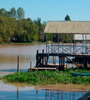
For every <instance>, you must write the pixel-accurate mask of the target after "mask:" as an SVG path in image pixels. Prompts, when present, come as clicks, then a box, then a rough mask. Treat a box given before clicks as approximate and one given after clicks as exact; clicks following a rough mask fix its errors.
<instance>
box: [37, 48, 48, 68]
mask: <svg viewBox="0 0 90 100" xmlns="http://www.w3.org/2000/svg"><path fill="white" fill-rule="evenodd" d="M47 62H48V55H44V49H43V50H42V53H41V54H40V53H39V51H38V50H37V54H36V67H44V66H47Z"/></svg>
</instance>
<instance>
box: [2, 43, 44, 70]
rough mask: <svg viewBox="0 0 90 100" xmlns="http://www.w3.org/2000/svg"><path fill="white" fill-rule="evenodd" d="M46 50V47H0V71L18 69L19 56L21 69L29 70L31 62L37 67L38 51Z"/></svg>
mask: <svg viewBox="0 0 90 100" xmlns="http://www.w3.org/2000/svg"><path fill="white" fill-rule="evenodd" d="M37 49H38V50H40V52H41V50H42V49H45V45H0V70H3V69H16V68H17V56H18V55H19V56H20V69H28V68H29V67H30V61H32V66H35V59H36V58H35V57H36V51H37Z"/></svg>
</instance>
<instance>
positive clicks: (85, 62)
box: [84, 56, 88, 68]
mask: <svg viewBox="0 0 90 100" xmlns="http://www.w3.org/2000/svg"><path fill="white" fill-rule="evenodd" d="M87 62H88V60H87V57H86V56H85V57H84V68H87V67H88V66H87Z"/></svg>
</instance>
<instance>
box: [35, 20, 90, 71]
mask: <svg viewBox="0 0 90 100" xmlns="http://www.w3.org/2000/svg"><path fill="white" fill-rule="evenodd" d="M44 33H45V35H46V50H43V49H42V52H39V51H38V50H37V53H36V66H35V68H36V69H37V68H39V69H43V70H44V69H45V68H46V69H47V68H49V69H50V68H51V69H52V68H56V69H58V70H64V69H65V59H68V60H69V61H70V62H72V63H73V64H76V62H74V61H73V60H71V59H70V57H73V58H75V59H77V58H79V59H80V58H82V64H83V66H82V67H83V68H88V62H89V61H90V22H89V21H87V22H86V21H85V22H84V21H49V22H47V24H46V27H45V30H44ZM66 34H67V35H68V36H69V37H68V38H69V43H65V42H64V41H65V38H63V37H64V36H65V35H66ZM49 35H50V36H49ZM61 36H62V37H61ZM54 39H55V40H56V41H57V42H55V40H54ZM61 40H62V41H61ZM49 57H52V58H53V64H54V65H49V64H48V60H49ZM55 57H57V58H58V61H59V63H58V65H56V62H55ZM42 66H43V67H42Z"/></svg>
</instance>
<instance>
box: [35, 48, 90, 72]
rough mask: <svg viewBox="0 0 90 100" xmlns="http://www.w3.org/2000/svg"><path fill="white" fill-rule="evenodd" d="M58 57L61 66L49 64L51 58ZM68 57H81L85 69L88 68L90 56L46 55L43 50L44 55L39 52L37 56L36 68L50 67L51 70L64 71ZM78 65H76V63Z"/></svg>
mask: <svg viewBox="0 0 90 100" xmlns="http://www.w3.org/2000/svg"><path fill="white" fill-rule="evenodd" d="M50 56H51V57H53V58H54V57H58V59H59V64H55V63H53V64H49V63H48V59H49V57H50ZM67 57H81V58H82V61H83V66H84V68H87V67H88V62H89V60H88V59H90V55H75V54H73V55H71V54H63V53H44V50H42V53H39V51H38V50H37V54H36V67H47V68H48V67H49V68H57V69H58V70H64V68H65V67H66V66H65V58H67ZM72 62H73V61H72ZM75 64H76V63H75Z"/></svg>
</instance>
